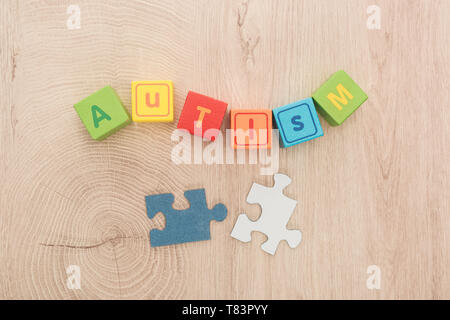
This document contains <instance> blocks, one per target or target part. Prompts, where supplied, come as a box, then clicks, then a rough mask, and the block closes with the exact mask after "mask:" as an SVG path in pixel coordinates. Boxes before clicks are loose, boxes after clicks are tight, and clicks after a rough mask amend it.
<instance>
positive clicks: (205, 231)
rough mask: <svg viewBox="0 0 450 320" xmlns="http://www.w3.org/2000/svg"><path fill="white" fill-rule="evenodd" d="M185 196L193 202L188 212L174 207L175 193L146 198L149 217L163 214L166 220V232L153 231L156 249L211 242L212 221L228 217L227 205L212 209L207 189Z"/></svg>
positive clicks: (153, 241) (151, 239)
mask: <svg viewBox="0 0 450 320" xmlns="http://www.w3.org/2000/svg"><path fill="white" fill-rule="evenodd" d="M184 195H185V197H186V199H187V200H188V201H189V203H190V207H189V208H188V209H185V210H175V209H174V208H173V202H174V196H173V194H170V193H169V194H159V195H151V196H147V197H146V205H147V215H148V216H149V218H153V217H155V215H156V214H157V213H158V212H161V213H162V214H164V217H165V220H166V226H165V228H164V229H163V230H157V229H153V230H151V231H150V245H151V246H152V247H159V246H166V245H172V244H179V243H185V242H193V241H202V240H210V239H211V234H210V222H211V220H216V221H222V220H224V219H225V218H226V216H227V209H226V207H225V206H224V205H223V204H217V205H215V206H214V207H213V208H212V209H208V207H207V204H206V196H205V190H204V189H198V190H189V191H186V192H185V193H184Z"/></svg>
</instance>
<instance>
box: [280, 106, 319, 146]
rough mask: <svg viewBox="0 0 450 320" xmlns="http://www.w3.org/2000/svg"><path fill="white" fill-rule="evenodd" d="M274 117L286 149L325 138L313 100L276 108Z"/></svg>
mask: <svg viewBox="0 0 450 320" xmlns="http://www.w3.org/2000/svg"><path fill="white" fill-rule="evenodd" d="M273 116H274V119H275V122H276V123H277V126H278V129H279V130H280V137H281V141H282V142H283V146H284V147H285V148H287V147H291V146H293V145H296V144H299V143H302V142H305V141H308V140H311V139H315V138H318V137H321V136H323V130H322V126H321V125H320V122H319V117H318V116H317V112H316V108H315V107H314V102H313V100H312V99H311V98H307V99H304V100H301V101H297V102H294V103H291V104H288V105H286V106H283V107H279V108H276V109H274V110H273Z"/></svg>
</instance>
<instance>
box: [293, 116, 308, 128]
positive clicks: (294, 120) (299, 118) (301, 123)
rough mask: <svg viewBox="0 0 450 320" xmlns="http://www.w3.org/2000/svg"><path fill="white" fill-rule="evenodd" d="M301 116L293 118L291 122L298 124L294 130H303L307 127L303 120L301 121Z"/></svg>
mask: <svg viewBox="0 0 450 320" xmlns="http://www.w3.org/2000/svg"><path fill="white" fill-rule="evenodd" d="M301 118H302V117H301V116H294V117H292V118H291V123H292V124H293V125H294V126H296V127H294V131H301V130H303V128H304V127H305V125H304V124H303V122H301V121H300V120H301Z"/></svg>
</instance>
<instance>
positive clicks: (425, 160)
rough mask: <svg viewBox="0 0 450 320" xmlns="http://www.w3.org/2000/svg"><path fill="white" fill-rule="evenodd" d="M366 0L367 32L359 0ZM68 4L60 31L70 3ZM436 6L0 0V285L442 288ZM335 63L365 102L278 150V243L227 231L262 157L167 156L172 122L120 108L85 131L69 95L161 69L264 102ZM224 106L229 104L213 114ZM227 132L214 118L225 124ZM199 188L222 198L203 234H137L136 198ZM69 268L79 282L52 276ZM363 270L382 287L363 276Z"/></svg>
mask: <svg viewBox="0 0 450 320" xmlns="http://www.w3.org/2000/svg"><path fill="white" fill-rule="evenodd" d="M374 3H375V4H377V5H378V6H380V8H381V18H382V22H381V30H368V29H367V28H366V20H367V13H366V9H367V7H368V6H369V5H370V4H374ZM70 4H77V5H79V6H80V9H81V28H80V29H78V30H68V29H67V27H66V21H67V19H68V15H67V13H66V10H67V7H68V6H69V5H70ZM449 9H450V2H449V1H448V0H442V1H425V0H422V1H419V0H414V1H409V0H397V1H388V0H376V1H356V0H346V1H328V0H326V1H325V0H321V1H300V0H299V1H296V0H290V1H287V0H279V1H270V0H258V1H251V0H248V1H245V0H244V1H243V0H241V1H238V0H233V1H219V0H217V1H206V0H202V1H197V0H195V1H194V0H190V1H187V0H177V1H175V0H174V1H144V0H114V1H111V0H96V1H88V0H78V1H76V3H73V2H72V1H71V0H70V1H67V0H65V1H31V0H23V1H15V0H3V1H1V2H0V25H1V28H0V29H1V33H0V34H1V38H0V41H1V47H0V59H1V60H0V67H1V71H2V72H1V75H0V77H1V83H0V90H1V91H0V108H1V118H0V119H1V120H0V121H1V122H0V148H1V149H0V150H1V153H0V159H1V160H0V161H1V162H0V180H1V184H0V191H1V192H0V297H1V298H2V299H25V298H27V299H29V298H32V299H116V298H121V299H174V298H186V299H237V298H239V299H253V298H257V299H260V298H261V299H323V298H331V299H353V298H361V299H398V298H404V299H449V298H450V275H449V266H450V240H449V239H450V214H449V213H450V208H449V199H450V192H449V190H450V185H449V178H450V176H449V163H450V156H449V143H450V141H449V138H450V129H449V124H450V117H449V112H448V108H449V81H448V79H449V76H448V75H449V73H450V65H449V63H450V59H449V43H450V41H449V40H450V39H449V35H450V32H449V28H448V16H449V15H450V10H449ZM339 69H344V70H345V71H347V72H348V73H349V74H350V75H351V76H352V77H353V78H354V79H355V81H356V82H357V83H358V84H359V85H360V86H361V87H362V88H363V89H364V90H365V91H366V93H367V94H368V96H369V100H368V101H367V102H366V103H365V104H364V105H363V107H362V108H361V109H359V110H358V111H357V112H356V113H355V114H354V115H353V116H352V117H351V118H349V119H348V120H347V121H346V122H345V123H344V124H343V125H342V126H340V127H336V128H335V127H333V128H332V127H330V126H328V125H327V124H326V123H325V121H324V120H323V119H321V122H322V125H323V128H324V133H325V136H324V137H323V138H320V139H316V140H314V141H311V142H308V143H305V144H302V145H300V146H296V147H293V148H289V149H286V150H281V151H280V170H279V171H280V172H283V173H286V174H288V175H290V176H291V177H292V178H293V183H292V184H291V185H290V186H289V187H288V188H287V190H286V194H287V195H288V196H290V197H292V198H294V199H297V200H298V201H299V205H298V206H297V209H296V211H295V213H294V214H293V216H292V218H291V220H290V223H289V227H290V228H298V229H300V230H302V232H303V241H302V243H301V245H300V246H299V247H298V248H297V249H295V250H292V249H290V248H289V247H288V246H287V244H286V243H282V244H281V245H280V247H279V249H278V252H277V255H276V256H275V257H272V256H269V255H267V254H265V253H264V252H263V251H262V250H261V249H260V244H261V243H262V242H263V241H264V236H263V235H261V234H254V235H253V241H252V242H251V243H250V244H243V243H240V242H238V241H235V240H234V239H232V238H231V237H230V235H229V234H230V232H231V229H232V227H233V224H234V222H235V220H236V218H237V216H238V214H240V213H242V212H246V213H248V214H249V216H251V217H252V218H256V217H257V216H258V214H259V208H258V206H255V205H248V204H247V203H246V202H245V199H246V195H247V193H248V190H249V188H250V186H251V184H252V182H254V181H255V182H258V183H261V184H267V185H270V184H271V183H273V179H272V177H271V176H261V175H260V174H259V166H257V165H175V164H173V162H171V160H170V154H171V150H172V147H173V146H174V143H173V142H171V140H170V136H171V133H172V131H173V130H174V128H175V126H176V122H175V123H170V124H137V123H133V124H132V125H130V126H128V127H127V128H125V129H123V130H121V131H120V132H119V133H117V134H115V135H113V136H111V137H110V138H108V139H107V140H105V141H104V142H96V141H93V140H92V139H90V138H89V136H88V134H87V131H86V130H85V128H84V127H83V126H82V124H81V122H80V120H79V118H78V116H77V114H76V112H75V111H74V109H73V104H74V103H76V102H78V101H79V100H81V99H82V98H84V97H86V96H87V95H89V94H90V93H92V92H94V91H96V90H98V89H100V88H102V87H103V86H105V85H112V86H113V87H114V88H115V89H116V90H117V92H118V94H119V95H120V97H121V98H122V100H123V102H124V104H125V105H126V106H127V108H130V105H131V103H130V102H131V101H130V100H131V93H130V86H131V81H133V80H150V79H170V80H172V81H173V82H174V84H175V106H176V113H175V119H176V121H177V120H178V117H179V115H180V112H181V107H182V105H183V102H184V98H185V96H186V93H187V91H188V90H194V91H198V92H201V93H203V94H206V95H210V96H212V97H215V98H217V99H220V100H223V101H227V102H228V103H229V105H230V107H232V108H274V107H277V106H280V105H284V104H287V103H289V102H292V101H296V100H299V99H302V98H305V97H308V96H310V95H311V94H312V92H313V91H314V90H315V89H316V88H317V87H318V86H320V85H321V84H322V83H323V82H324V81H325V80H326V79H327V78H328V77H329V76H330V75H331V74H332V73H333V72H335V71H337V70H339ZM226 121H228V118H227V119H226ZM223 129H225V126H224V128H223ZM197 187H205V188H206V190H207V198H208V199H207V200H208V204H209V205H213V204H215V203H217V202H223V203H225V204H226V205H227V207H228V210H229V216H228V218H227V219H226V220H225V221H224V222H222V223H213V224H212V227H211V231H212V241H206V242H199V243H191V244H184V245H179V246H171V247H161V248H150V245H149V230H150V229H151V228H154V227H159V228H161V227H163V225H164V219H163V218H162V217H161V216H158V218H157V219H155V220H149V219H148V218H147V215H146V211H145V203H144V196H145V195H148V194H152V193H158V192H173V193H174V194H175V197H176V201H175V207H177V208H182V207H184V206H186V205H187V202H186V200H185V199H184V198H183V191H184V190H186V189H190V188H197ZM69 265H79V266H80V268H81V290H69V289H68V288H67V287H66V279H67V275H66V268H67V266H69ZM369 265H377V266H379V267H380V268H381V272H382V278H381V289H380V290H368V289H367V287H366V279H367V277H368V275H367V274H366V270H367V267H368V266H369Z"/></svg>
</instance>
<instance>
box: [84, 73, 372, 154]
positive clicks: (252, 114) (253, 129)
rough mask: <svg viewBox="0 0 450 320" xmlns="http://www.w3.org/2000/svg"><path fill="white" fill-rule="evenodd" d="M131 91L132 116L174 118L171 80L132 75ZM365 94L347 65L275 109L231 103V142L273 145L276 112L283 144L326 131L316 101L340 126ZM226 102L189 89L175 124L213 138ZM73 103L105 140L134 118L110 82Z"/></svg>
mask: <svg viewBox="0 0 450 320" xmlns="http://www.w3.org/2000/svg"><path fill="white" fill-rule="evenodd" d="M131 96H132V120H133V121H136V122H172V121H173V114H174V101H173V84H172V82H171V81H134V82H133V83H132V94H131ZM366 100H367V95H366V94H365V93H364V92H363V91H362V89H361V88H360V87H359V86H358V85H357V84H356V83H355V82H354V81H353V80H352V79H351V78H350V77H349V76H348V75H347V74H346V73H345V72H344V71H338V72H336V73H335V74H334V75H333V76H332V77H331V78H330V79H328V80H327V81H326V82H325V83H324V84H323V85H322V86H321V87H320V88H319V89H318V90H317V91H316V92H315V93H314V94H313V95H312V98H307V99H304V100H301V101H298V102H294V103H291V104H288V105H286V106H282V107H278V108H275V109H273V110H236V109H232V110H231V113H230V116H231V130H232V133H233V135H234V136H233V139H232V143H233V147H234V148H238V149H241V148H245V149H249V148H250V149H254V148H256V149H259V148H271V142H272V135H271V133H272V115H273V118H274V120H275V123H276V126H277V127H278V129H279V131H280V137H281V140H282V142H283V146H284V147H290V146H293V145H296V144H299V143H302V142H305V141H308V140H311V139H314V138H317V137H320V136H323V130H322V127H321V125H320V121H319V118H318V116H317V113H316V108H315V106H317V109H318V111H319V113H320V114H321V115H322V116H323V117H324V118H325V119H326V120H327V121H328V122H329V123H330V124H331V125H333V126H336V125H340V124H341V123H343V122H344V121H345V119H347V118H348V117H349V116H350V115H351V114H352V113H353V112H354V111H355V110H356V109H358V107H359V106H360V105H361V104H362V103H363V102H364V101H366ZM314 102H315V103H314ZM227 106H228V105H227V103H225V102H222V101H219V100H216V99H213V98H210V97H207V96H204V95H201V94H198V93H195V92H192V91H189V93H188V95H187V97H186V101H185V104H184V107H183V110H182V112H181V116H180V119H179V122H178V126H177V127H178V129H186V130H188V131H189V132H190V133H191V134H194V135H198V136H202V137H203V138H206V139H210V140H213V139H214V138H215V137H216V134H217V133H218V131H219V130H220V127H221V125H222V122H223V117H224V115H225V112H226V110H227ZM75 109H76V111H77V113H78V115H79V116H80V118H81V120H82V122H83V123H84V125H85V126H86V128H87V130H88V131H89V133H90V135H91V137H92V138H93V139H96V140H103V139H104V138H106V137H108V136H109V135H111V134H113V133H114V132H116V131H117V130H119V129H121V128H123V127H124V126H126V125H128V124H129V123H131V119H130V116H129V114H128V112H127V110H126V109H125V108H124V106H123V105H122V103H121V102H120V99H119V97H118V96H117V94H116V93H115V91H114V90H113V89H112V88H111V87H109V86H107V87H105V88H103V89H101V90H100V91H98V92H96V93H94V94H93V95H91V96H89V97H87V98H86V99H84V100H82V101H81V102H79V103H77V104H76V105H75Z"/></svg>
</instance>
